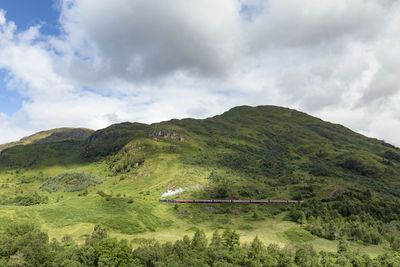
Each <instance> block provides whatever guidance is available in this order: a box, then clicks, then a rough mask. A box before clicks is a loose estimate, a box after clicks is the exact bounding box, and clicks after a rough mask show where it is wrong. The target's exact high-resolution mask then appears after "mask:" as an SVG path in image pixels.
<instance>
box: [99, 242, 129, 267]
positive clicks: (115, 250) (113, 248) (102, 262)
mask: <svg viewBox="0 0 400 267" xmlns="http://www.w3.org/2000/svg"><path fill="white" fill-rule="evenodd" d="M95 250H96V255H97V257H98V260H97V265H98V266H132V263H133V257H132V248H131V247H129V246H128V243H127V242H126V240H121V241H118V240H117V239H116V238H106V239H102V240H101V241H99V242H97V243H96V244H95Z"/></svg>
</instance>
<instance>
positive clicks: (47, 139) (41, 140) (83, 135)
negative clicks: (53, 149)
mask: <svg viewBox="0 0 400 267" xmlns="http://www.w3.org/2000/svg"><path fill="white" fill-rule="evenodd" d="M93 132H94V131H93V130H91V129H86V128H69V127H63V128H56V129H51V130H46V131H40V132H38V133H35V134H32V135H30V136H26V137H23V138H21V139H20V140H19V141H16V142H10V143H6V144H2V145H0V152H1V151H3V150H5V149H7V148H11V147H14V146H18V145H31V144H45V143H51V142H59V141H66V140H86V139H87V138H88V137H89V136H90V135H91V134H92V133H93Z"/></svg>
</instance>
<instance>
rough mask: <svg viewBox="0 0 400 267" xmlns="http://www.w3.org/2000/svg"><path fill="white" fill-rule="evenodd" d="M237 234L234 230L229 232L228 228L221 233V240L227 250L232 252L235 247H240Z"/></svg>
mask: <svg viewBox="0 0 400 267" xmlns="http://www.w3.org/2000/svg"><path fill="white" fill-rule="evenodd" d="M239 238H240V236H239V234H238V233H236V231H235V230H231V229H230V228H229V227H228V228H226V229H225V231H224V232H223V233H222V239H223V240H224V245H225V246H226V247H227V248H228V249H229V250H233V249H234V248H235V247H238V246H239V245H240V242H239Z"/></svg>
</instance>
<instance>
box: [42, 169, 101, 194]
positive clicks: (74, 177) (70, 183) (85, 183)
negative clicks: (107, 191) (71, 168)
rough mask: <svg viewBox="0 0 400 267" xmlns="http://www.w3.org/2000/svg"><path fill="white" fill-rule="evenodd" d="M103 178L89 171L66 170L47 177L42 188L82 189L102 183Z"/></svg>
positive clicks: (53, 189)
mask: <svg viewBox="0 0 400 267" xmlns="http://www.w3.org/2000/svg"><path fill="white" fill-rule="evenodd" d="M101 183H102V180H101V179H100V178H98V177H97V176H94V175H92V174H88V173H79V172H65V173H61V174H59V175H57V176H55V177H53V178H50V179H47V180H46V181H45V182H44V183H43V185H42V187H41V189H42V190H43V191H47V192H57V191H59V190H64V191H67V192H75V191H82V190H85V189H87V188H88V187H89V186H92V185H96V184H101Z"/></svg>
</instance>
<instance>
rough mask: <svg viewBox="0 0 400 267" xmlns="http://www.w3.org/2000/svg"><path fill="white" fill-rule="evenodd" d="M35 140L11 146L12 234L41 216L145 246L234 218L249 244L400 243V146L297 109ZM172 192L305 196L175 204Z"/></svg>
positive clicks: (5, 191)
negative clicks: (289, 201)
mask: <svg viewBox="0 0 400 267" xmlns="http://www.w3.org/2000/svg"><path fill="white" fill-rule="evenodd" d="M46 138H47V137H46ZM46 138H45V139H46ZM46 140H49V139H46ZM34 143H35V144H30V145H25V146H15V147H11V148H8V149H7V150H5V151H3V152H2V153H1V154H0V184H1V185H0V204H1V205H0V212H1V213H2V214H3V216H2V217H1V218H0V231H1V230H2V229H6V227H7V225H10V224H14V223H15V222H18V221H33V222H37V224H38V226H40V227H41V229H42V230H44V231H46V232H47V233H48V234H49V235H50V237H56V238H58V239H61V238H62V237H63V236H64V235H66V234H67V235H70V236H72V238H73V239H75V240H77V241H78V242H82V241H83V240H84V239H85V238H86V236H87V234H89V233H90V232H91V229H93V226H94V225H95V224H100V225H102V226H104V227H107V228H108V229H109V231H110V233H111V235H112V236H115V237H118V238H126V239H128V240H130V241H131V242H132V244H138V243H140V242H142V241H143V240H144V239H147V238H157V239H158V240H161V241H173V240H176V239H179V238H182V237H183V235H185V234H191V233H193V231H194V229H196V227H198V228H201V229H203V230H205V232H206V235H208V236H211V234H212V232H213V231H214V230H215V229H224V228H226V227H227V226H230V227H232V228H234V229H235V230H237V231H238V232H239V233H240V235H241V239H242V241H244V242H246V241H248V242H250V241H251V240H253V238H254V237H255V236H256V235H258V237H259V238H260V239H261V240H262V241H263V242H266V243H276V244H279V245H281V246H284V245H287V244H293V243H294V244H298V243H301V244H304V243H307V244H313V245H314V247H315V248H317V249H318V250H326V251H336V247H337V244H338V242H339V240H341V239H348V240H349V241H350V244H351V245H350V246H351V247H352V248H354V249H361V250H362V251H363V252H366V253H368V254H370V255H372V256H376V255H378V254H381V253H383V252H384V251H386V250H390V249H398V248H399V247H400V238H399V237H400V221H399V219H400V211H399V207H400V203H399V199H400V198H399V197H400V190H399V188H400V150H399V149H398V148H396V147H394V146H392V145H390V144H387V143H385V142H383V141H380V140H376V139H371V138H367V137H365V136H362V135H360V134H357V133H355V132H353V131H351V130H349V129H347V128H345V127H343V126H341V125H337V124H332V123H328V122H325V121H322V120H320V119H318V118H314V117H312V116H309V115H307V114H304V113H302V112H298V111H295V110H291V109H287V108H281V107H274V106H259V107H248V106H243V107H236V108H233V109H231V110H229V111H227V112H225V113H224V114H222V115H219V116H215V117H212V118H208V119H204V120H195V119H183V120H171V121H167V122H161V123H156V124H151V125H146V124H140V123H122V124H115V125H112V126H110V127H108V128H105V129H102V130H99V131H96V132H93V133H91V134H90V136H88V137H87V138H86V139H85V140H83V138H81V139H80V140H65V139H57V140H51V141H49V142H47V141H46V142H34ZM91 181H95V182H91ZM46 188H52V189H51V190H45V189H46ZM53 188H57V190H53ZM70 188H74V190H70ZM75 189H79V190H75ZM174 192H180V193H179V194H174ZM162 195H164V196H165V197H167V198H213V199H234V198H241V199H243V198H245V199H249V198H251V199H301V200H304V202H303V203H302V204H299V205H292V206H290V205H284V204H274V205H248V204H220V205H207V204H182V205H174V204H169V203H159V202H158V199H160V198H161V196H162Z"/></svg>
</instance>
